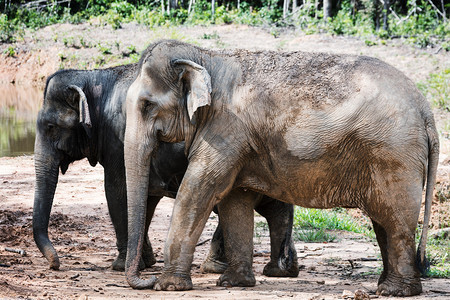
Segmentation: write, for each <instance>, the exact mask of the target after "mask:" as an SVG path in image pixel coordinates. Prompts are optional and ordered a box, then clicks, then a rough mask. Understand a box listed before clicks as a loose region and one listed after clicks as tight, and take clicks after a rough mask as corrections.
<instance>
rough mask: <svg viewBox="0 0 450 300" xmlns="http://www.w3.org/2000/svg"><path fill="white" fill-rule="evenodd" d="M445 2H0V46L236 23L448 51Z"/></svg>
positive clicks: (448, 9)
mask: <svg viewBox="0 0 450 300" xmlns="http://www.w3.org/2000/svg"><path fill="white" fill-rule="evenodd" d="M445 2H447V1H445V0H314V1H313V0H247V1H242V0H235V1H229V0H135V1H118V0H35V1H23V0H0V11H1V13H0V42H1V41H7V42H10V41H14V40H15V39H18V38H20V37H21V35H22V33H23V31H24V29H25V28H32V29H35V28H39V27H43V26H46V25H50V24H54V23H58V22H72V23H77V22H83V21H87V20H89V19H90V18H101V19H102V21H104V22H106V23H108V24H110V25H111V26H113V28H116V29H118V28H120V27H121V24H123V23H126V22H131V21H135V22H138V23H141V24H145V25H147V26H159V25H165V24H174V25H178V24H210V23H216V24H220V23H240V24H249V25H255V26H268V27H271V28H275V29H274V30H272V31H271V32H273V34H274V35H277V30H276V27H282V26H295V27H297V28H300V29H302V30H304V31H305V32H306V33H317V32H329V33H331V34H335V35H357V36H361V37H363V38H366V39H367V43H368V45H370V44H372V43H374V42H373V41H372V37H379V38H381V39H387V38H395V37H404V38H406V39H408V40H409V41H411V42H413V43H414V44H417V45H419V46H421V47H426V46H430V45H431V46H434V45H440V46H442V48H444V49H445V50H450V42H449V36H450V25H449V23H450V22H449V21H448V18H449V17H450V4H444V3H445Z"/></svg>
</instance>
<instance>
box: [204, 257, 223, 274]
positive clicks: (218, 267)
mask: <svg viewBox="0 0 450 300" xmlns="http://www.w3.org/2000/svg"><path fill="white" fill-rule="evenodd" d="M227 268H228V263H227V262H226V261H221V260H217V259H214V258H213V257H210V256H208V258H207V259H206V260H205V261H204V262H203V264H202V266H201V268H200V271H202V272H203V273H218V274H222V273H223V272H225V270H226V269H227Z"/></svg>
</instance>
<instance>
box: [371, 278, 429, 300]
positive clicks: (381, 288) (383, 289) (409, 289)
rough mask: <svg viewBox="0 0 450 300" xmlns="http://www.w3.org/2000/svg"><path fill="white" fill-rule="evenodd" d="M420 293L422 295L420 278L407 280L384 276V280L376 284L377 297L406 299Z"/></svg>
mask: <svg viewBox="0 0 450 300" xmlns="http://www.w3.org/2000/svg"><path fill="white" fill-rule="evenodd" d="M380 280H381V278H380ZM420 293H422V283H421V282H420V278H414V279H411V280H408V279H405V278H399V277H398V276H394V275H387V276H385V278H384V280H383V281H382V282H381V283H379V284H378V289H377V295H381V296H396V297H407V296H414V295H419V294H420Z"/></svg>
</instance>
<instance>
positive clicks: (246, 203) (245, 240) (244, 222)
mask: <svg viewBox="0 0 450 300" xmlns="http://www.w3.org/2000/svg"><path fill="white" fill-rule="evenodd" d="M256 196H257V195H256ZM254 204H255V193H253V192H244V191H243V190H240V189H237V190H233V191H232V192H230V193H229V194H228V196H227V197H225V198H224V199H223V200H222V201H221V202H220V203H219V205H218V207H219V220H220V223H221V224H222V228H223V237H224V241H225V255H226V258H227V262H228V268H227V269H226V270H225V272H224V273H223V274H222V275H221V276H220V278H219V280H218V281H217V285H219V286H227V287H230V286H254V285H255V283H256V280H255V275H254V274H253V269H252V265H253V224H254V221H253V219H254V212H253V207H254Z"/></svg>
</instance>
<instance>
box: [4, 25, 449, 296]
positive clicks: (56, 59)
mask: <svg viewBox="0 0 450 300" xmlns="http://www.w3.org/2000/svg"><path fill="white" fill-rule="evenodd" d="M80 36H83V38H84V39H85V40H86V41H91V42H92V43H94V44H95V43H100V42H101V43H102V44H104V45H106V44H107V45H114V43H116V42H120V47H117V49H116V48H114V47H113V46H111V48H112V49H113V55H118V56H116V57H115V59H113V60H111V61H108V62H106V64H105V65H106V66H108V65H115V64H118V63H123V62H125V61H126V58H120V55H119V53H120V51H123V49H126V48H127V47H128V46H130V45H135V46H136V48H137V49H138V50H139V51H141V50H143V49H144V48H145V46H146V45H147V44H148V43H149V42H151V41H153V40H156V39H159V38H178V39H183V40H185V41H189V42H193V43H195V44H197V45H201V46H204V47H210V48H215V49H218V48H247V49H252V50H261V49H272V50H280V51H281V50H305V51H327V52H334V53H351V54H364V55H370V56H374V57H378V58H380V59H382V60H384V61H386V62H388V63H390V64H392V65H394V66H395V67H397V68H399V69H400V70H402V71H403V72H405V73H406V74H407V75H408V76H409V77H410V78H412V79H413V80H414V81H415V82H420V81H424V80H425V79H426V78H427V76H428V75H429V74H430V73H435V72H438V71H440V70H443V69H444V68H449V67H450V54H449V53H447V52H445V51H443V50H440V51H439V49H416V48H414V47H411V46H407V45H403V44H402V43H401V41H388V42H387V44H386V45H381V44H378V45H376V46H372V47H367V46H366V45H365V44H364V41H363V40H358V39H355V38H347V37H331V36H327V35H304V34H302V33H301V32H297V31H292V30H289V31H281V32H280V33H279V36H278V37H277V38H275V37H274V36H273V35H271V34H270V33H269V30H265V29H259V28H253V27H247V26H237V25H226V26H212V27H200V26H199V27H190V28H189V27H179V28H156V29H146V28H143V27H139V26H137V25H135V24H126V25H124V26H123V29H119V30H117V31H114V30H112V29H111V28H109V27H102V26H94V25H93V26H89V25H87V24H81V25H69V24H58V25H53V26H49V27H47V28H44V29H41V30H38V31H36V32H32V33H28V34H27V36H26V37H25V39H24V40H23V41H20V42H18V43H16V44H14V45H12V46H13V47H15V49H16V53H17V54H16V56H15V57H6V56H5V55H3V54H0V56H1V59H0V82H15V83H16V84H35V85H38V86H42V85H43V83H44V82H45V78H46V76H48V75H49V74H51V73H53V72H54V71H56V70H57V69H58V68H59V66H60V64H61V56H60V54H62V55H63V56H64V57H66V58H65V60H64V64H65V66H66V67H70V66H71V67H80V66H81V65H80V63H81V62H83V61H86V62H89V61H92V59H91V58H92V57H93V56H97V55H99V53H98V49H96V48H95V47H94V48H92V47H91V48H83V47H81V48H80V47H66V46H65V45H64V42H63V38H64V37H66V38H70V37H73V38H75V39H76V38H79V37H80ZM205 37H206V38H205ZM9 46H10V45H6V44H2V45H0V53H3V50H4V49H6V48H7V47H9ZM121 49H122V50H121ZM90 59H91V60H90ZM85 67H87V68H90V67H92V65H91V64H87V65H85ZM435 116H436V120H437V123H438V127H439V128H440V133H441V152H442V153H441V157H440V168H439V172H438V173H439V174H438V185H437V187H439V188H440V189H444V190H446V191H448V187H449V185H450V159H449V156H448V153H450V142H449V133H448V131H446V129H445V128H448V127H447V126H446V124H447V123H448V121H449V120H450V117H449V116H450V114H449V113H445V112H442V111H437V110H436V111H435ZM447 130H448V129H447ZM34 184H35V177H34V166H33V157H32V156H22V157H17V158H0V298H3V297H5V298H39V299H44V298H54V299H56V298H70V299H91V298H92V299H102V298H108V299H111V298H158V299H159V298H160V299H174V298H204V299H212V298H223V297H226V298H230V299H274V298H296V299H343V298H344V296H343V295H349V296H352V293H353V292H355V291H356V290H362V291H365V292H367V293H368V294H369V295H370V297H371V298H379V299H383V298H385V297H377V296H375V294H374V292H375V290H376V283H377V280H378V275H376V274H378V273H379V272H380V268H381V264H382V263H381V261H380V255H379V250H378V246H377V245H376V243H375V242H373V241H369V240H367V239H366V238H364V237H361V236H359V235H356V234H350V233H339V240H338V241H337V242H333V243H304V242H296V249H297V252H298V256H299V264H300V265H302V269H301V271H300V274H299V276H298V277H297V278H268V277H265V276H262V270H263V267H264V265H265V264H266V263H267V262H268V261H269V255H270V254H269V250H270V248H269V239H268V236H267V234H263V235H262V236H261V235H260V234H258V235H255V239H254V241H255V255H254V271H255V275H256V279H257V284H256V286H255V287H252V288H223V287H216V286H215V282H216V280H217V278H218V277H219V275H217V274H203V273H201V272H200V265H201V263H202V261H203V259H204V258H205V257H206V255H207V253H208V249H209V239H210V238H211V237H212V233H213V232H214V229H215V226H216V224H217V217H216V216H214V215H211V217H210V219H209V221H208V223H207V226H206V227H205V230H204V232H203V234H202V236H201V238H200V240H199V244H200V245H199V246H197V248H196V252H195V258H194V263H193V267H192V279H193V283H194V289H193V290H192V291H185V292H157V291H152V290H144V291H137V290H132V289H131V288H130V287H129V286H128V284H127V282H126V280H125V277H124V274H123V273H121V272H116V271H112V270H111V269H110V265H111V263H112V261H113V259H114V258H115V256H116V254H117V253H116V252H117V251H116V247H115V237H114V233H113V228H112V224H111V221H110V219H109V216H108V212H107V206H106V199H105V196H104V189H103V169H102V167H101V166H97V167H95V168H92V167H90V166H89V164H88V163H87V161H85V160H83V161H80V162H76V163H74V164H73V165H71V166H70V167H69V170H68V172H67V173H66V175H64V176H62V175H61V176H60V178H59V184H58V188H57V191H56V195H55V200H54V206H53V211H52V218H51V221H50V228H49V234H50V239H51V240H52V242H53V244H54V245H55V248H56V250H57V251H58V253H59V256H60V258H61V270H60V271H53V270H49V268H48V263H47V261H46V260H45V258H44V257H43V256H42V255H41V253H40V252H39V250H38V249H37V247H36V245H35V243H34V241H33V237H32V228H31V219H32V207H33V196H34ZM172 203H173V199H170V198H164V199H163V200H162V201H161V203H160V204H159V206H158V207H157V210H156V214H155V217H154V221H153V222H152V225H151V227H150V231H149V232H150V240H151V242H152V244H153V249H154V251H155V252H156V255H157V259H158V263H157V264H156V265H155V266H154V267H152V268H150V269H147V270H145V271H144V272H143V273H142V274H143V277H144V278H148V277H149V276H150V275H158V274H160V272H161V270H162V267H163V262H162V259H163V248H164V240H165V237H166V234H167V230H168V226H169V222H170V215H171V210H172ZM449 205H450V204H449V203H448V202H447V203H439V201H435V203H434V205H433V219H432V224H433V226H434V227H435V228H436V227H442V225H445V224H449V219H448V217H449V215H450V207H449ZM447 227H448V226H447ZM5 247H8V248H13V249H21V250H24V251H26V255H22V254H20V253H14V252H9V251H5V249H4V248H5ZM423 287H424V293H423V294H422V295H420V296H417V297H412V298H409V299H429V298H433V299H449V298H450V279H423Z"/></svg>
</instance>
